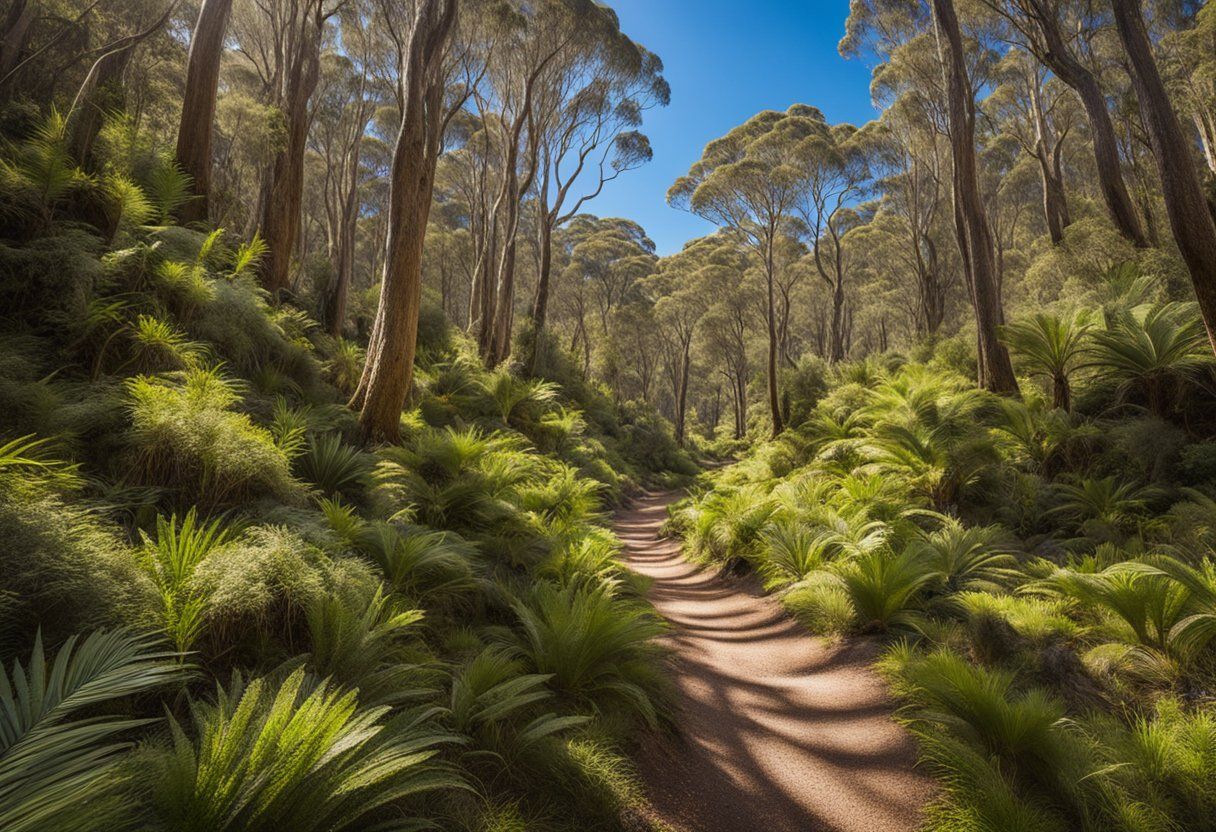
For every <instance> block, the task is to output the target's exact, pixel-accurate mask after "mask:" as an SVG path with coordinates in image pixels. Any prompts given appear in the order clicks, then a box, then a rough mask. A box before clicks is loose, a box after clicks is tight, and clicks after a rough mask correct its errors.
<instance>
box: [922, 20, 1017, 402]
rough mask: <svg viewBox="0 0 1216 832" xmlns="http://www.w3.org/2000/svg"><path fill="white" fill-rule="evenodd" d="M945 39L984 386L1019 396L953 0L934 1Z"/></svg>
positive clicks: (961, 226)
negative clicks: (1004, 334) (1005, 338)
mask: <svg viewBox="0 0 1216 832" xmlns="http://www.w3.org/2000/svg"><path fill="white" fill-rule="evenodd" d="M933 10H934V16H935V17H936V19H937V23H938V26H939V27H940V29H941V32H942V34H943V35H944V36H945V46H946V85H947V92H948V96H949V108H948V111H949V124H950V145H951V155H952V157H953V160H954V202H955V219H956V223H957V226H958V234H959V244H960V249H961V250H962V253H963V255H964V260H965V261H966V262H967V263H968V264H969V265H970V275H971V290H972V291H971V295H972V298H971V300H972V306H973V307H974V309H975V325H976V331H977V338H978V344H977V346H978V351H979V356H978V358H979V370H980V372H979V375H980V380H981V384H983V386H984V387H986V388H987V389H989V390H991V391H993V392H994V393H1003V394H1009V395H1017V394H1018V383H1017V378H1016V376H1014V373H1013V363H1012V362H1011V361H1010V360H1009V352H1008V350H1006V349H1005V345H1004V344H1003V343H1001V340H1000V338H999V337H998V336H997V330H998V327H999V326H1000V325H1001V324H1002V323H1003V322H1004V313H1003V311H1002V308H1001V294H1000V287H999V286H998V284H997V276H996V260H995V254H994V250H993V242H992V231H991V229H990V228H989V226H988V219H987V217H986V216H985V212H984V198H983V195H982V194H981V192H980V186H979V175H978V172H977V170H976V159H975V99H974V97H973V96H972V94H971V83H970V81H969V79H968V77H967V63H966V55H965V53H964V51H963V50H964V47H963V36H962V32H961V31H960V30H959V25H958V17H957V16H956V14H955V10H954V2H953V0H933Z"/></svg>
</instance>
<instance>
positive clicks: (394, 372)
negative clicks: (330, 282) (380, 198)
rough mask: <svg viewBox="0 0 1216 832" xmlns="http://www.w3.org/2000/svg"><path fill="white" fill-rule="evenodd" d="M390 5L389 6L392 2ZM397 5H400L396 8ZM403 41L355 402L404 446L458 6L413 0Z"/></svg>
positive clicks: (376, 427) (372, 425) (376, 430)
mask: <svg viewBox="0 0 1216 832" xmlns="http://www.w3.org/2000/svg"><path fill="white" fill-rule="evenodd" d="M385 2H386V3H389V0H385ZM393 5H395V4H393ZM410 5H412V6H413V8H412V10H411V11H412V15H411V16H410V17H409V18H407V20H408V21H409V27H408V30H406V31H405V32H403V33H402V36H401V38H400V41H399V43H400V45H401V49H400V56H399V57H400V62H399V65H400V68H401V70H400V72H401V74H400V81H399V91H400V99H401V127H400V131H399V133H398V135H397V143H396V146H395V148H394V151H393V161H392V169H391V172H390V175H389V189H390V190H389V206H388V241H387V243H386V245H385V260H384V275H383V280H382V282H381V284H380V303H379V306H378V307H377V310H376V318H375V321H374V322H373V324H372V331H371V338H370V341H369V343H368V350H367V363H366V364H365V366H364V368H363V375H362V377H361V378H360V380H359V386H358V388H357V389H356V391H355V394H354V396H353V397H352V398H351V406H352V407H355V408H358V409H359V411H360V413H359V422H360V424H361V425H362V426H363V432H364V434H365V435H367V436H368V437H369V438H372V439H380V440H385V441H390V442H391V441H396V440H397V439H398V438H399V436H400V425H401V409H402V407H403V405H404V404H405V397H406V395H407V394H408V392H409V390H410V387H411V385H412V383H413V373H414V352H415V350H416V348H417V339H418V312H419V308H420V306H421V302H422V246H423V242H424V240H425V235H426V228H427V218H428V215H429V213H430V209H431V192H432V188H433V187H434V182H435V165H436V162H437V160H438V157H439V148H440V142H441V140H442V133H443V126H444V118H443V116H444V113H443V110H444V74H443V63H444V55H445V52H446V50H447V46H448V39H449V36H450V35H451V33H452V30H453V28H454V26H455V23H456V15H457V0H412V2H411V3H410Z"/></svg>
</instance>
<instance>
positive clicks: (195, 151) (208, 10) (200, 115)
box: [176, 0, 232, 222]
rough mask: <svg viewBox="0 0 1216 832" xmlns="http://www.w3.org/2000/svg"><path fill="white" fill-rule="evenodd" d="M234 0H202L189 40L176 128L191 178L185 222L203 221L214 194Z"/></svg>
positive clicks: (180, 157)
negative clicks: (219, 88) (220, 88)
mask: <svg viewBox="0 0 1216 832" xmlns="http://www.w3.org/2000/svg"><path fill="white" fill-rule="evenodd" d="M231 11H232V0H203V5H202V8H200V9H199V12H198V22H197V23H196V24H195V26H194V35H193V37H191V39H190V56H189V58H187V61H186V90H185V93H184V94H183V95H182V117H181V122H180V124H179V125H178V128H177V154H176V158H177V164H178V167H180V168H181V169H182V171H183V172H184V173H186V174H187V175H189V177H190V179H191V180H192V185H191V186H192V188H193V190H194V199H192V200H189V201H188V202H186V203H185V204H184V205H182V207H181V208H180V209H179V210H178V215H179V217H180V219H181V220H182V221H183V222H204V221H206V219H207V216H208V208H209V205H208V200H209V198H210V193H211V137H212V133H213V131H214V127H215V93H216V85H217V84H218V83H219V77H220V58H221V56H222V55H223V53H224V34H225V32H226V31H227V29H228V15H229V13H230V12H231Z"/></svg>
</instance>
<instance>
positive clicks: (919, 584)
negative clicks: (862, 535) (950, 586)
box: [839, 548, 934, 632]
mask: <svg viewBox="0 0 1216 832" xmlns="http://www.w3.org/2000/svg"><path fill="white" fill-rule="evenodd" d="M839 574H840V579H841V582H842V583H843V585H844V590H845V592H846V593H847V594H848V596H849V600H850V602H852V605H853V611H854V613H855V614H856V617H857V627H858V628H859V629H860V630H862V631H871V632H872V631H878V632H882V631H886V630H891V629H894V628H902V627H906V626H908V625H910V624H913V623H914V622H915V621H916V620H917V618H918V610H919V607H920V604H921V594H922V590H924V588H925V586H926V585H927V584H928V583H929V582H930V581H931V580H932V579H933V576H934V573H933V571H932V569H931V568H930V567H929V566H928V565H927V564H926V562H925V561H924V560H923V559H922V558H921V557H920V556H919V555H918V554H917V553H916V552H914V551H912V550H907V549H905V550H904V551H903V552H900V553H899V554H892V553H891V552H890V551H888V550H887V549H885V548H875V549H872V550H870V551H868V552H864V553H862V554H860V555H859V556H857V557H854V558H852V559H850V560H849V561H848V562H846V563H845V564H843V565H842V566H841V567H840V570H839Z"/></svg>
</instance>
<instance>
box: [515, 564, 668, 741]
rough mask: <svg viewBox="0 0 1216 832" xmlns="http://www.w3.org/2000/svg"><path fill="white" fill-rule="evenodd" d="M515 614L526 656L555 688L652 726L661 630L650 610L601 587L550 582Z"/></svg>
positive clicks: (518, 605)
mask: <svg viewBox="0 0 1216 832" xmlns="http://www.w3.org/2000/svg"><path fill="white" fill-rule="evenodd" d="M512 608H513V609H514V610H515V614H516V616H517V618H518V619H519V624H520V627H521V629H522V630H523V644H522V649H523V651H524V654H525V655H526V656H527V658H528V660H529V663H530V664H531V665H532V667H533V668H535V670H536V671H537V672H539V673H544V674H548V675H550V676H551V677H552V685H553V686H554V687H555V688H556V689H558V690H559V691H562V692H564V693H566V694H568V695H570V696H572V697H574V698H576V699H578V700H581V701H597V700H598V701H611V700H615V701H617V702H618V703H619V704H622V705H625V706H626V707H627V708H628V709H630V710H632V711H633V712H634V713H636V714H638V715H640V716H641V717H643V718H644V719H646V721H647V722H649V723H652V724H653V723H655V722H656V721H657V716H658V711H657V706H656V703H655V699H654V695H655V685H656V684H657V681H658V678H657V675H656V674H655V669H654V666H653V664H652V661H653V658H654V652H655V645H654V642H653V640H654V639H655V638H657V637H658V636H660V635H662V634H663V632H664V631H665V629H664V626H663V624H662V622H661V621H660V620H659V619H658V618H657V617H655V616H654V614H652V613H651V612H650V611H649V610H646V609H643V608H641V607H639V606H636V605H633V604H630V603H627V602H625V601H622V600H619V599H617V598H615V597H614V596H613V593H612V585H611V584H609V583H606V582H598V583H590V584H580V583H573V584H570V585H567V586H564V587H562V586H557V585H555V584H552V583H549V582H547V581H542V582H540V583H537V584H536V585H535V586H534V587H533V588H532V590H531V592H530V593H529V594H528V596H527V598H526V599H522V600H519V601H516V602H515V603H514V604H512Z"/></svg>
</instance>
